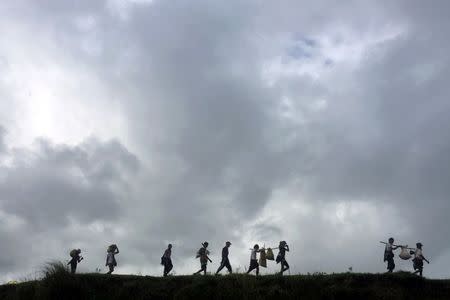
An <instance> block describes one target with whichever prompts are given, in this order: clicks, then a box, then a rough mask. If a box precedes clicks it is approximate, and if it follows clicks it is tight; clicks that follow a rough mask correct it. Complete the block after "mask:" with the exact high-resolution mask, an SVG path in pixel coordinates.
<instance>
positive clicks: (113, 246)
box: [106, 244, 117, 252]
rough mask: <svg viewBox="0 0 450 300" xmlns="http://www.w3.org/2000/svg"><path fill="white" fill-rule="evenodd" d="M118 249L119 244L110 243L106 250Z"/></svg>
mask: <svg viewBox="0 0 450 300" xmlns="http://www.w3.org/2000/svg"><path fill="white" fill-rule="evenodd" d="M116 249H117V245H116V244H112V245H109V247H108V250H106V252H114V251H116Z"/></svg>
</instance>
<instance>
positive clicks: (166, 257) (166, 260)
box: [161, 244, 173, 277]
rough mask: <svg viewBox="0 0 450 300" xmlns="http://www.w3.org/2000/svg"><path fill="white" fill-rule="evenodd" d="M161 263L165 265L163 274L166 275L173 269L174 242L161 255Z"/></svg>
mask: <svg viewBox="0 0 450 300" xmlns="http://www.w3.org/2000/svg"><path fill="white" fill-rule="evenodd" d="M161 264H162V265H163V266H164V273H163V276H164V277H166V276H167V274H169V272H170V271H171V270H172V268H173V265H172V244H169V245H168V246H167V249H166V251H164V254H163V256H162V257H161Z"/></svg>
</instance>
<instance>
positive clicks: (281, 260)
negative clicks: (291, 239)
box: [276, 241, 289, 275]
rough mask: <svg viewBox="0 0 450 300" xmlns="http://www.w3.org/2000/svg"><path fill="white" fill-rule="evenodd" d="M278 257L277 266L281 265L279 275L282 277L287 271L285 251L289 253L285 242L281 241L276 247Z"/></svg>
mask: <svg viewBox="0 0 450 300" xmlns="http://www.w3.org/2000/svg"><path fill="white" fill-rule="evenodd" d="M278 250H279V252H278V255H277V260H276V262H277V264H278V263H281V271H280V274H281V275H283V273H284V272H285V271H287V270H289V264H288V263H287V261H286V251H288V252H289V246H288V244H287V243H286V241H281V242H280V245H279V246H278Z"/></svg>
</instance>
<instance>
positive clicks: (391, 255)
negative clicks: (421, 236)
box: [384, 238, 400, 273]
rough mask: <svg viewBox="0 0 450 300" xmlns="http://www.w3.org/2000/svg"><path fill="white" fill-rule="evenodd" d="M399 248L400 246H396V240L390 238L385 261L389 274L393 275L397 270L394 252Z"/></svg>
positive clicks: (385, 252)
mask: <svg viewBox="0 0 450 300" xmlns="http://www.w3.org/2000/svg"><path fill="white" fill-rule="evenodd" d="M398 247H400V246H397V245H394V238H389V242H388V243H387V244H386V248H385V249H384V261H387V269H388V273H392V272H393V271H394V269H395V263H394V250H396V249H397V248H398Z"/></svg>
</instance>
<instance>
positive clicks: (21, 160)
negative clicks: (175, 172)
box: [0, 139, 139, 272]
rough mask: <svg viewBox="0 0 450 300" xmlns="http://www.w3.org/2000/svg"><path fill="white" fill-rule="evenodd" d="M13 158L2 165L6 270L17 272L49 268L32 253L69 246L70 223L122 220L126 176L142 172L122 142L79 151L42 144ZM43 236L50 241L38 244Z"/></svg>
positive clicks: (91, 143) (90, 143) (0, 207)
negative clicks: (60, 242) (57, 245)
mask: <svg viewBox="0 0 450 300" xmlns="http://www.w3.org/2000/svg"><path fill="white" fill-rule="evenodd" d="M9 156H10V160H9V162H8V163H5V164H4V165H1V166H0V174H1V180H0V195H1V196H0V212H1V213H2V216H3V217H4V218H5V219H4V220H2V221H3V222H5V223H6V224H3V225H2V231H1V235H2V252H3V253H4V255H3V257H4V258H5V260H3V259H2V261H1V267H2V269H6V270H11V271H12V270H16V268H18V267H24V266H25V265H27V263H30V262H31V263H32V264H31V265H29V266H35V264H36V263H38V264H39V263H43V262H37V261H33V260H32V258H31V257H30V255H29V253H27V252H29V251H27V250H26V249H31V248H32V247H33V246H38V247H39V248H41V247H42V245H43V244H44V243H53V242H55V239H62V240H64V241H66V242H67V240H66V238H67V237H69V236H71V234H69V233H68V232H66V233H64V232H65V231H66V230H67V229H68V226H69V224H70V223H73V222H77V223H81V224H87V225H89V224H92V223H94V222H108V221H112V220H118V219H119V218H120V217H121V214H120V211H121V205H120V201H122V199H121V198H122V197H124V195H125V193H123V191H124V190H126V189H127V184H128V182H127V180H125V179H124V177H127V178H129V176H131V175H133V174H135V173H136V172H137V170H138V167H139V162H138V161H137V158H136V157H135V156H134V155H133V154H131V153H130V152H128V150H127V149H126V148H124V147H123V146H122V145H121V144H120V143H119V142H117V141H107V142H101V141H98V140H95V139H89V140H87V141H85V142H84V143H82V144H79V145H76V146H68V145H54V144H52V143H51V142H49V141H48V140H45V139H39V140H37V141H36V142H35V144H34V146H33V148H32V149H22V148H12V149H11V151H10V155H9ZM8 229H10V230H8ZM42 234H44V235H46V234H48V236H46V237H45V239H46V241H42V240H41V241H40V242H39V241H35V239H36V237H40V236H41V235H42ZM64 235H66V237H64V238H63V236H64ZM38 240H39V239H38ZM57 242H58V241H57ZM35 243H37V244H35ZM67 245H68V244H66V246H65V247H67ZM63 249H64V248H63ZM63 249H60V250H59V251H61V250H63ZM34 251H36V253H38V252H39V250H38V249H34ZM27 272H30V270H28V271H27Z"/></svg>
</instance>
